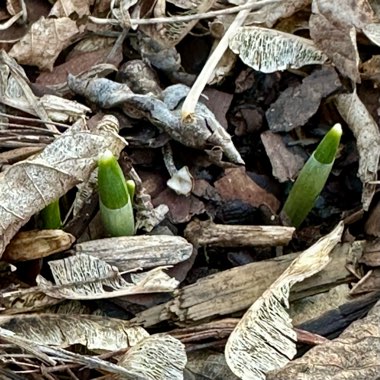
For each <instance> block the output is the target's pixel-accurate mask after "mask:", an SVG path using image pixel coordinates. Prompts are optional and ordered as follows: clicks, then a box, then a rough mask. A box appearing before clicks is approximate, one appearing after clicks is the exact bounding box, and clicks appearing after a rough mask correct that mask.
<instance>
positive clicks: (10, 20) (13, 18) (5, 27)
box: [0, 11, 22, 30]
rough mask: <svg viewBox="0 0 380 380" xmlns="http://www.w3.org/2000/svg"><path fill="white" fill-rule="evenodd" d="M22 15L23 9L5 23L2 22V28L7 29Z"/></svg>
mask: <svg viewBox="0 0 380 380" xmlns="http://www.w3.org/2000/svg"><path fill="white" fill-rule="evenodd" d="M21 16H22V11H21V12H18V13H16V14H15V15H14V16H13V17H11V18H10V19H9V20H7V21H5V22H4V23H2V24H0V30H7V29H8V28H10V27H11V26H12V25H13V24H14V23H15V22H16V21H17V20H18V19H19V18H20V17H21Z"/></svg>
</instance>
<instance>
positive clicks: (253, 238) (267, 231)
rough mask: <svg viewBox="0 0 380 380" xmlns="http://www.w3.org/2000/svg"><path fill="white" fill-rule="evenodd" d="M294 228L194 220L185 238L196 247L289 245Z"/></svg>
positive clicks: (189, 225) (187, 228) (186, 231)
mask: <svg viewBox="0 0 380 380" xmlns="http://www.w3.org/2000/svg"><path fill="white" fill-rule="evenodd" d="M294 231H295V228H294V227H282V226H241V225H240V226H237V225H226V224H215V223H214V222H212V221H211V220H210V221H205V222H202V221H200V220H197V219H196V220H193V221H192V222H190V223H189V224H188V225H187V227H186V229H185V237H186V239H188V240H189V241H191V242H192V243H193V244H194V245H195V246H214V247H246V246H262V245H269V246H279V245H287V244H288V243H289V241H290V240H291V239H292V236H293V232H294Z"/></svg>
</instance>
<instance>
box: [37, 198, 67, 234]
mask: <svg viewBox="0 0 380 380" xmlns="http://www.w3.org/2000/svg"><path fill="white" fill-rule="evenodd" d="M40 217H41V220H42V228H45V229H48V230H56V229H60V228H61V227H62V221H61V211H60V209H59V199H56V200H55V201H54V202H52V203H50V204H48V205H47V206H46V207H45V208H44V209H43V210H41V212H40Z"/></svg>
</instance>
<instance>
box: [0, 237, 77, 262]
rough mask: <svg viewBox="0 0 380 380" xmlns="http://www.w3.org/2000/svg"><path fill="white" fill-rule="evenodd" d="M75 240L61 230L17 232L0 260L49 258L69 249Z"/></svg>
mask: <svg viewBox="0 0 380 380" xmlns="http://www.w3.org/2000/svg"><path fill="white" fill-rule="evenodd" d="M74 241H75V238H74V236H73V235H71V234H69V233H67V232H64V231H62V230H32V231H22V232H19V233H18V234H17V235H16V236H15V237H14V238H13V239H12V240H11V242H10V243H9V244H8V246H7V248H6V249H5V252H4V254H3V257H2V259H3V260H5V261H11V262H16V261H26V260H34V259H39V258H42V257H46V256H50V255H52V254H53V253H58V252H62V251H65V250H67V249H69V248H70V247H71V245H72V244H73V243H74Z"/></svg>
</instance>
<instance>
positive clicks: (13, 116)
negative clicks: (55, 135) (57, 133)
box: [0, 112, 70, 128]
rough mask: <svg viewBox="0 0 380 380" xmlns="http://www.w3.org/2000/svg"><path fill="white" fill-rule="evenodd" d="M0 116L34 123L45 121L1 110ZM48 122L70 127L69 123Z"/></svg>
mask: <svg viewBox="0 0 380 380" xmlns="http://www.w3.org/2000/svg"><path fill="white" fill-rule="evenodd" d="M0 116H3V117H7V118H9V119H16V120H21V121H30V122H34V123H40V124H45V122H44V121H43V120H41V119H35V118H33V117H25V116H16V115H11V114H8V113H3V112H0ZM49 123H51V124H54V125H56V126H58V127H63V128H69V127H70V125H68V124H63V123H58V122H56V121H50V122H49Z"/></svg>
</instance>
